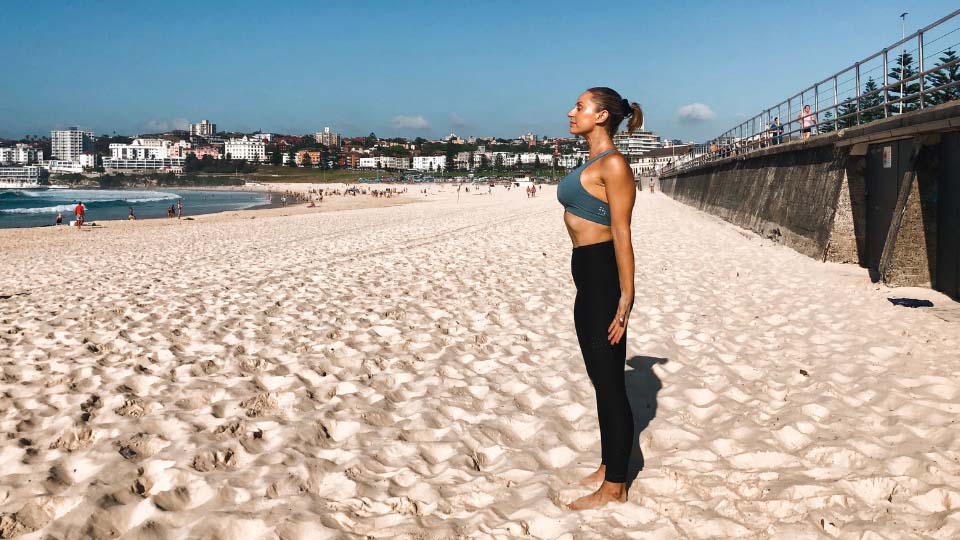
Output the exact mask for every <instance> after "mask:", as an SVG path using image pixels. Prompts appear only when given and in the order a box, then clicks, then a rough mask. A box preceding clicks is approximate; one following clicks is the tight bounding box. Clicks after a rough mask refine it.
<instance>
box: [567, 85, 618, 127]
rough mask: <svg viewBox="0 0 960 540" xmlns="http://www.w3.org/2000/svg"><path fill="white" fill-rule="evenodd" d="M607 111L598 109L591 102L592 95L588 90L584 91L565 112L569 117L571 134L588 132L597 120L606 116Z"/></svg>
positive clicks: (600, 120)
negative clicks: (568, 110)
mask: <svg viewBox="0 0 960 540" xmlns="http://www.w3.org/2000/svg"><path fill="white" fill-rule="evenodd" d="M607 115H609V113H607V111H605V110H603V111H598V110H597V105H596V104H595V103H594V102H593V96H591V94H590V92H584V93H582V94H580V97H578V98H577V103H576V104H575V105H574V106H573V108H572V109H570V112H568V113H567V118H569V119H570V133H572V134H573V135H583V134H584V133H590V132H591V131H592V130H593V128H595V127H596V126H597V122H602V121H603V120H605V119H606V118H607Z"/></svg>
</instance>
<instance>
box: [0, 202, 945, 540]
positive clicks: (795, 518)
mask: <svg viewBox="0 0 960 540" xmlns="http://www.w3.org/2000/svg"><path fill="white" fill-rule="evenodd" d="M311 187H318V186H311V185H309V184H298V185H296V189H300V190H308V189H311ZM366 187H369V188H372V189H382V188H383V187H393V186H376V185H372V186H366ZM275 189H281V190H283V189H286V187H277V188H275ZM290 189H293V188H292V187H291V188H290ZM422 189H427V190H428V191H429V193H427V194H423V193H420V190H422ZM408 190H409V191H408V192H407V193H405V194H403V195H402V196H400V197H391V198H372V197H370V196H358V197H327V198H325V200H324V202H323V203H322V205H319V208H306V207H305V206H303V205H298V206H294V207H286V208H273V209H264V210H243V211H231V212H223V213H218V214H211V215H205V216H197V217H196V219H193V220H190V221H186V220H167V219H158V220H146V221H137V222H123V221H117V222H104V224H102V226H98V227H91V228H87V229H86V230H83V231H77V230H75V229H70V228H66V227H61V228H51V227H48V228H43V229H21V230H0V253H2V254H3V256H2V258H0V369H2V377H0V432H2V433H4V434H5V435H6V436H5V437H2V438H0V471H2V475H0V538H20V539H30V540H34V539H36V540H40V539H46V538H58V539H59V538H64V539H74V538H76V539H81V538H83V539H87V538H95V539H99V538H130V539H138V540H146V539H161V540H168V539H169V540H173V539H188V538H189V539H211V540H213V539H217V540H228V539H237V540H240V539H264V540H266V539H271V540H272V539H281V540H294V539H326V538H329V539H341V538H345V539H367V538H399V539H411V540H412V539H446V538H457V539H459V538H471V539H472V538H478V539H507V538H542V539H569V540H574V539H587V538H638V539H639V538H644V539H664V540H666V539H686V538H694V539H715V538H748V539H782V540H787V539H790V540H794V539H828V538H842V539H848V538H849V539H859V540H881V539H889V540H893V539H904V538H924V539H935V540H948V539H952V538H958V537H960V437H958V435H957V433H958V426H957V420H956V419H957V418H958V415H957V413H958V412H960V353H958V350H960V323H958V322H951V321H950V320H945V318H943V317H940V316H937V313H936V312H934V311H931V310H927V309H923V308H917V309H911V308H907V307H901V306H897V305H894V303H893V302H891V301H890V298H902V297H911V298H920V297H921V296H922V298H925V299H930V300H931V301H932V302H933V303H934V305H935V306H937V307H938V308H944V309H947V310H948V311H949V310H953V311H950V312H955V310H956V303H955V302H952V301H950V300H949V299H947V298H946V297H944V296H943V295H940V294H939V293H936V292H934V291H931V290H925V289H901V290H891V289H888V288H886V287H885V286H883V285H880V284H874V283H871V282H870V280H869V277H868V275H867V271H866V270H865V269H863V268H858V267H854V266H849V265H838V264H825V263H821V262H817V261H814V260H812V259H809V258H807V257H805V256H803V255H800V254H798V253H796V252H794V251H791V250H789V249H787V248H785V247H783V246H780V245H777V244H775V243H773V242H771V241H770V240H766V239H763V238H760V237H758V236H755V235H753V234H750V233H747V232H744V231H742V230H740V229H737V228H736V227H733V226H731V225H728V224H726V223H723V222H721V221H719V220H717V219H715V218H712V217H710V216H707V215H704V214H701V213H698V212H696V211H695V210H693V209H692V208H689V207H686V206H683V205H681V204H679V203H677V202H675V201H673V200H671V199H669V198H666V197H664V196H663V195H661V194H659V193H657V194H653V195H651V194H649V193H647V192H644V193H638V196H637V205H636V208H635V211H634V222H633V234H634V239H633V243H634V249H635V250H636V259H637V265H636V266H637V273H636V301H635V307H634V309H633V312H632V318H631V320H630V327H629V333H628V337H627V339H628V343H627V359H628V360H627V373H626V379H627V387H628V394H629V396H630V399H631V404H632V407H633V411H634V417H635V424H636V426H637V428H638V430H642V431H641V433H640V437H639V450H638V449H635V451H634V455H633V461H632V467H633V469H634V471H637V470H638V469H641V470H639V472H637V473H636V479H635V480H634V481H633V483H632V485H631V488H630V491H629V497H628V501H627V502H626V503H623V504H614V505H610V506H608V507H605V508H602V509H598V510H590V511H585V512H571V511H568V510H566V509H565V508H564V507H563V503H566V502H570V501H572V500H574V499H576V498H577V497H579V496H582V495H585V494H587V493H588V492H589V491H591V490H590V489H588V488H584V487H579V486H578V485H577V483H576V482H577V480H578V479H579V478H581V477H583V476H584V475H586V474H588V473H589V472H592V470H594V469H595V468H596V466H597V465H598V463H599V456H600V444H599V430H598V426H597V416H596V410H595V402H594V393H593V389H592V387H591V385H590V382H589V379H588V378H587V374H586V372H585V370H584V367H583V363H582V360H581V356H580V352H579V348H578V345H577V339H576V335H575V332H574V326H573V299H574V294H575V289H574V286H573V281H572V279H571V276H570V240H569V237H568V236H567V233H566V231H565V229H564V226H563V220H562V208H561V207H560V205H559V204H558V203H557V201H556V193H555V192H556V189H555V187H543V188H542V189H541V191H540V192H539V193H538V195H537V197H535V198H532V199H528V198H526V196H525V194H524V193H523V190H522V189H516V188H514V189H512V190H510V191H507V190H505V189H504V188H503V187H497V188H494V190H493V194H492V195H487V188H486V186H483V187H480V188H479V190H478V189H471V191H470V192H465V191H460V192H459V193H458V192H457V190H456V187H455V186H444V187H438V186H429V187H428V186H419V185H414V186H408ZM946 319H949V317H947V318H946Z"/></svg>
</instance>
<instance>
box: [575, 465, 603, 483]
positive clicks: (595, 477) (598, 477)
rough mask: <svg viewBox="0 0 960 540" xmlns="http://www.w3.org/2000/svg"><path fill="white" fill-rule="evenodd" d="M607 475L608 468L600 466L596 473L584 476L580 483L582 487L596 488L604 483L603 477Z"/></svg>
mask: <svg viewBox="0 0 960 540" xmlns="http://www.w3.org/2000/svg"><path fill="white" fill-rule="evenodd" d="M606 473H607V466H606V465H600V467H598V468H597V470H596V471H594V472H592V473H590V474H589V475H587V476H584V477H583V479H581V480H580V482H579V483H580V485H581V486H594V485H596V484H597V482H602V481H603V477H604V475H605V474H606Z"/></svg>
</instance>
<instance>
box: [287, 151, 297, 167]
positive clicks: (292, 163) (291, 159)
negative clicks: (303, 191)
mask: <svg viewBox="0 0 960 540" xmlns="http://www.w3.org/2000/svg"><path fill="white" fill-rule="evenodd" d="M287 166H289V167H296V166H297V154H295V153H294V152H293V150H290V152H289V153H288V154H287Z"/></svg>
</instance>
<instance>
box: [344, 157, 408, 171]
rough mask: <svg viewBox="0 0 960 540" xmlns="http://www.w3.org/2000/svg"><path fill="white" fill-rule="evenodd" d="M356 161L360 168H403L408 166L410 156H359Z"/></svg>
mask: <svg viewBox="0 0 960 540" xmlns="http://www.w3.org/2000/svg"><path fill="white" fill-rule="evenodd" d="M414 159H416V158H414ZM358 162H359V163H358V166H359V168H361V169H395V170H404V169H409V168H410V158H408V157H393V156H370V157H361V158H360V159H359V160H358Z"/></svg>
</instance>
